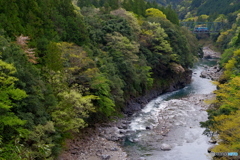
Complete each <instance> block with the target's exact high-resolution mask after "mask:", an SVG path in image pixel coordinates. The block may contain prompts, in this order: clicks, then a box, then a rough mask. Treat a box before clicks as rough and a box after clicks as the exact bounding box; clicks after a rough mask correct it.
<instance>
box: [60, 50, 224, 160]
mask: <svg viewBox="0 0 240 160" xmlns="http://www.w3.org/2000/svg"><path fill="white" fill-rule="evenodd" d="M203 51H204V57H205V59H209V58H210V57H211V58H210V59H216V58H218V57H219V53H218V52H214V51H213V50H211V49H210V48H209V47H204V48H203ZM201 68H203V69H201V70H199V69H198V70H196V71H194V73H193V77H195V78H194V82H193V83H192V85H193V86H195V87H197V89H196V90H197V91H196V92H197V93H199V94H196V93H195V91H193V92H192V94H189V96H187V97H185V98H178V99H172V100H167V101H165V100H164V101H162V100H163V98H160V101H159V102H158V99H156V101H153V102H152V104H151V103H148V105H147V106H146V107H145V108H144V109H142V110H141V111H138V112H136V113H135V114H133V116H131V117H128V116H127V115H126V117H125V118H121V119H117V120H116V121H114V122H110V123H107V124H101V125H98V124H97V125H95V126H94V127H89V128H87V129H84V130H83V131H84V132H81V134H80V133H79V135H76V136H74V137H75V138H74V139H72V140H68V141H67V142H66V149H65V151H64V152H63V153H62V154H61V155H60V156H59V157H58V160H145V159H149V160H155V159H157V160H161V159H163V160H167V159H172V158H175V159H179V160H180V159H181V156H182V157H184V156H185V157H187V156H189V155H183V154H184V153H187V150H190V151H192V148H193V147H191V145H189V144H194V145H195V147H196V149H199V150H201V149H202V151H201V152H196V153H195V154H197V153H200V155H199V158H201V156H204V154H202V152H205V151H206V148H208V146H209V144H208V142H207V141H208V139H207V138H206V137H205V136H202V132H203V130H204V129H201V128H200V127H199V122H200V121H205V120H207V113H206V111H205V110H206V109H207V108H208V106H209V104H207V103H205V102H204V101H205V100H206V99H212V98H214V94H212V93H210V92H211V90H214V87H213V86H212V85H211V84H210V83H209V81H208V80H207V79H212V80H217V79H218V77H219V76H220V75H221V70H220V69H219V67H218V66H213V67H208V66H203V67H201ZM200 77H201V78H200ZM199 78H200V79H199ZM203 78H206V80H202V79H203ZM207 83H209V84H207ZM202 84H204V86H202ZM196 85H197V86H196ZM208 85H209V86H208ZM186 88H187V89H188V88H191V85H190V86H188V87H186ZM182 90H184V89H182ZM190 90H194V89H190ZM206 90H208V91H209V92H205V91H206ZM176 92H178V91H176ZM170 94H174V92H173V93H170ZM166 96H168V94H166ZM162 97H164V95H163V96H162ZM165 98H166V97H165ZM134 103H135V102H134ZM144 103H145V102H144ZM146 103H147V101H146ZM153 103H154V104H153ZM141 105H142V104H141ZM149 106H151V107H150V108H149ZM152 106H153V107H152ZM141 108H142V107H139V109H141ZM131 114H132V111H131ZM202 141H204V142H202ZM195 143H196V144H195ZM181 146H184V147H181ZM188 146H189V147H188ZM179 147H180V148H181V149H183V150H182V151H181V149H179ZM184 149H185V150H184ZM203 150H204V151H203ZM170 153H174V154H176V156H175V157H171V156H170V155H171V154H170ZM178 154H179V155H181V154H182V155H181V156H180V157H179V156H177V155H178ZM160 157H161V158H160ZM189 157H190V159H191V156H189ZM205 158H206V157H205ZM182 159H183V160H187V159H188V158H185V159H184V158H182ZM201 160H203V159H201Z"/></svg>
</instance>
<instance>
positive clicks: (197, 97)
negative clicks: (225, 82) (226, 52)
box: [124, 60, 216, 160]
mask: <svg viewBox="0 0 240 160" xmlns="http://www.w3.org/2000/svg"><path fill="white" fill-rule="evenodd" d="M215 64H216V61H209V60H201V61H200V62H199V63H197V64H196V65H195V67H194V68H193V69H192V70H193V75H192V82H191V84H189V85H188V86H186V87H185V88H183V89H180V90H178V91H175V92H171V93H165V94H163V95H161V96H159V97H158V98H156V99H154V100H152V101H151V102H149V103H148V104H147V105H146V106H145V107H144V109H143V110H142V111H140V112H138V113H135V114H134V115H133V117H132V119H131V123H130V125H129V129H130V130H131V134H130V135H128V137H126V141H125V144H124V149H125V150H126V151H127V152H128V155H129V159H130V160H138V159H146V160H208V159H211V157H210V155H209V154H208V153H207V149H208V148H209V147H210V146H211V144H210V143H209V142H208V141H209V139H210V138H209V137H207V136H206V135H203V134H202V133H203V131H204V129H203V128H201V127H200V124H199V122H201V121H205V120H207V112H206V111H205V110H206V107H207V105H206V104H205V102H204V101H203V100H204V99H208V98H209V95H211V93H212V92H213V91H214V90H216V86H215V85H213V84H212V83H211V80H209V79H204V78H201V77H200V73H201V72H202V71H203V70H204V69H205V66H206V65H207V66H212V65H215ZM163 145H165V146H166V145H167V146H170V147H171V150H169V151H163V150H162V149H163V148H162V147H163Z"/></svg>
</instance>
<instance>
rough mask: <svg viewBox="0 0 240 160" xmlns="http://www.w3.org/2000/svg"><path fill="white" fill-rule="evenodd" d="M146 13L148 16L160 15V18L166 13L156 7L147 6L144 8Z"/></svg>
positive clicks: (164, 16)
mask: <svg viewBox="0 0 240 160" xmlns="http://www.w3.org/2000/svg"><path fill="white" fill-rule="evenodd" d="M146 15H147V16H149V17H161V18H166V15H165V14H164V13H163V12H162V11H160V10H159V9H156V8H149V9H147V10H146Z"/></svg>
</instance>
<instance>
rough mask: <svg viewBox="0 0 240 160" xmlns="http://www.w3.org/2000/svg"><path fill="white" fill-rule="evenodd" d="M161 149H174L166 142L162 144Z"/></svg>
mask: <svg viewBox="0 0 240 160" xmlns="http://www.w3.org/2000/svg"><path fill="white" fill-rule="evenodd" d="M160 148H161V150H163V151H170V150H171V149H172V146H171V145H169V144H166V143H163V144H161V147H160Z"/></svg>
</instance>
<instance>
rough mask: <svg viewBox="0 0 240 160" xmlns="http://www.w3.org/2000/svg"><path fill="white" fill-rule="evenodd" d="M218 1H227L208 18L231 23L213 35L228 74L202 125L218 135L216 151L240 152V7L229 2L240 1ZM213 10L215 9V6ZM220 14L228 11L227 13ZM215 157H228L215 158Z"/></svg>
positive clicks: (222, 81) (217, 91)
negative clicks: (207, 117) (207, 118)
mask: <svg viewBox="0 0 240 160" xmlns="http://www.w3.org/2000/svg"><path fill="white" fill-rule="evenodd" d="M193 2H194V3H193V4H192V5H196V7H197V6H198V5H200V2H199V1H193ZM210 3H213V1H211V0H209V1H206V2H205V1H204V4H202V5H207V4H208V5H209V4H210ZM216 3H221V5H223V4H225V5H224V6H225V7H220V8H218V11H219V12H216V13H215V15H213V14H212V13H211V11H209V12H205V11H204V14H205V13H206V14H207V13H209V14H212V15H208V19H207V20H210V19H213V20H214V21H222V22H224V23H229V24H230V25H229V26H228V27H226V28H223V29H222V30H221V32H220V33H219V34H218V35H216V34H215V35H211V36H212V39H213V40H215V44H216V46H218V48H219V49H221V50H222V51H223V54H222V56H221V59H220V62H219V64H220V66H221V67H222V69H223V70H224V74H223V75H222V76H221V77H220V80H219V82H218V90H216V91H215V94H216V99H215V100H214V102H213V104H212V105H211V107H210V109H209V110H208V114H209V120H208V121H206V122H202V123H201V125H202V126H203V127H206V133H207V134H210V135H215V138H217V141H218V145H217V146H216V147H214V148H213V151H214V152H233V151H235V152H239V151H240V146H239V144H240V142H239V129H240V126H239V109H240V108H239V95H240V93H239V91H240V86H239V84H240V66H239V64H240V46H239V40H240V36H239V31H240V28H239V22H240V21H239V13H240V10H239V8H234V5H226V4H227V3H228V4H230V3H233V4H235V5H236V6H237V5H238V3H239V2H235V1H218V2H216ZM219 5H220V4H219ZM221 5H220V6H221ZM226 6H228V7H226ZM212 9H213V10H214V7H213V8H212ZM198 10H199V11H201V12H202V11H203V10H204V9H200V8H198ZM217 13H225V14H226V15H223V14H217ZM215 159H228V158H226V157H218V158H217V157H215Z"/></svg>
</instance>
